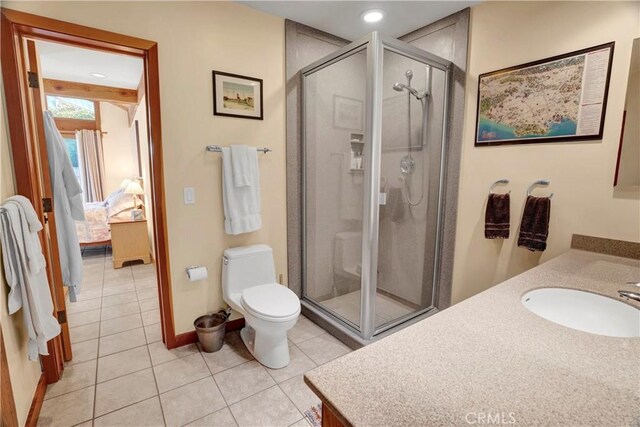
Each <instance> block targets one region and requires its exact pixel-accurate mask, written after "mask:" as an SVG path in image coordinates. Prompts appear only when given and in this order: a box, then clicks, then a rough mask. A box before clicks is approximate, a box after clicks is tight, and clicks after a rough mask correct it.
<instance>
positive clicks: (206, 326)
mask: <svg viewBox="0 0 640 427" xmlns="http://www.w3.org/2000/svg"><path fill="white" fill-rule="evenodd" d="M228 318H229V314H228V313H227V312H226V311H224V310H220V311H219V312H217V313H212V314H205V315H204V316H200V317H198V318H197V319H196V320H195V321H194V322H193V326H195V327H196V333H197V334H198V341H200V345H201V346H202V351H204V352H206V353H213V352H215V351H218V350H220V349H221V348H222V344H223V342H224V332H225V328H226V326H227V319H228Z"/></svg>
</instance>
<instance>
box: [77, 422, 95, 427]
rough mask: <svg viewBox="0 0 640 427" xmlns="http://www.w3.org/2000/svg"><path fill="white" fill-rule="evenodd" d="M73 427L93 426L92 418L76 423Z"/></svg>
mask: <svg viewBox="0 0 640 427" xmlns="http://www.w3.org/2000/svg"><path fill="white" fill-rule="evenodd" d="M73 427H93V420H89V421H85V422H83V423H81V424H76V425H75V426H73Z"/></svg>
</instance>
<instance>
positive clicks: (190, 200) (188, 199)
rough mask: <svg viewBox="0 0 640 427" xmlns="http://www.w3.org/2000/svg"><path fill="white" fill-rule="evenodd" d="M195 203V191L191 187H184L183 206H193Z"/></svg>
mask: <svg viewBox="0 0 640 427" xmlns="http://www.w3.org/2000/svg"><path fill="white" fill-rule="evenodd" d="M195 203H196V190H195V189H194V188H193V187H184V204H185V205H194V204H195Z"/></svg>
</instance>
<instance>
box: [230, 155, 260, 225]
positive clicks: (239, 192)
mask: <svg viewBox="0 0 640 427" xmlns="http://www.w3.org/2000/svg"><path fill="white" fill-rule="evenodd" d="M248 151H249V155H248V157H249V170H250V171H251V174H250V181H249V183H250V185H248V186H245V187H236V185H235V182H234V179H233V161H232V159H231V149H230V148H227V147H224V148H222V204H223V208H224V231H225V232H226V233H227V234H231V235H236V234H242V233H249V232H251V231H256V230H259V229H260V227H262V218H261V216H260V173H259V172H260V171H259V170H258V152H257V150H256V149H255V148H249V150H248Z"/></svg>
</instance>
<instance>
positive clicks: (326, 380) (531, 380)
mask: <svg viewBox="0 0 640 427" xmlns="http://www.w3.org/2000/svg"><path fill="white" fill-rule="evenodd" d="M639 279H640V261H638V260H633V259H627V258H620V257H615V256H610V255H603V254H597V253H591V252H583V251H579V250H570V251H569V252H567V253H565V254H563V255H561V256H559V257H557V258H554V259H552V260H551V261H548V262H546V263H544V264H542V265H540V266H538V267H536V268H533V269H531V270H529V271H527V272H525V273H522V274H520V275H518V276H516V277H514V278H512V279H509V280H507V281H505V282H503V283H501V284H499V285H496V286H494V287H492V288H490V289H488V290H487V291H485V292H482V293H480V294H477V295H475V296H474V297H472V298H469V299H467V300H465V301H463V302H461V303H459V304H456V305H455V306H452V307H450V308H448V309H446V310H443V311H442V312H440V313H437V314H435V315H434V316H431V317H429V318H427V319H425V320H423V321H420V322H418V323H416V324H414V325H411V326H409V327H407V328H405V329H403V330H401V331H399V332H397V333H395V334H393V335H391V336H389V337H387V338H384V339H381V340H380V341H378V342H375V343H373V344H370V345H369V346H367V347H364V348H362V349H360V350H358V351H355V352H353V353H350V354H348V355H346V356H343V357H341V358H339V359H336V360H334V361H332V362H330V363H328V364H326V365H324V366H321V367H319V368H317V369H314V370H313V371H310V372H308V373H307V374H306V375H305V382H306V383H307V384H308V385H309V386H310V387H311V388H312V390H313V391H314V392H315V393H316V394H317V395H318V396H320V398H321V399H322V401H323V403H324V404H325V405H327V406H328V407H329V409H331V410H332V411H333V412H334V413H335V415H336V416H337V417H338V418H339V419H340V420H341V421H342V422H343V423H344V424H347V425H348V424H352V425H356V426H373V425H384V426H392V425H395V426H415V425H430V426H436V425H437V426H450V425H470V424H471V425H473V424H515V425H561V426H568V425H572V426H578V425H579V426H587V425H588V426H595V425H611V426H621V425H637V423H640V338H613V337H607V336H600V335H594V334H590V333H586V332H580V331H577V330H574V329H569V328H566V327H564V326H560V325H557V324H555V323H552V322H550V321H548V320H545V319H543V318H541V317H538V316H537V315H535V314H533V313H531V312H530V311H529V310H527V308H525V307H524V306H523V305H522V303H521V302H520V299H521V297H522V295H524V294H525V293H526V292H527V291H530V290H532V289H536V288H542V287H565V288H574V289H581V290H586V291H592V292H595V293H599V294H603V295H607V296H611V297H613V298H616V299H618V298H619V297H618V295H617V290H618V289H628V290H633V288H632V287H631V286H630V285H626V282H627V281H630V280H639ZM631 304H632V305H634V306H636V307H640V304H638V303H636V302H631ZM483 414H484V415H483ZM489 416H491V417H492V418H490V419H489V418H487V417H489ZM483 417H485V418H483ZM495 417H498V418H499V419H497V418H495ZM483 421H484V422H483ZM489 421H492V422H489Z"/></svg>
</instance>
